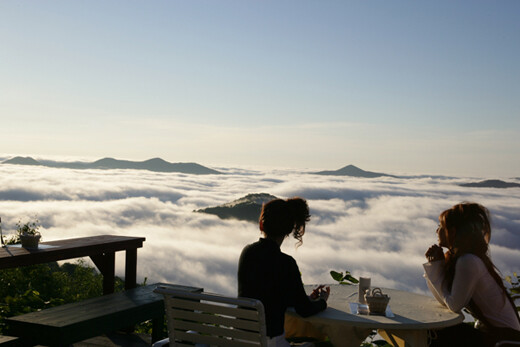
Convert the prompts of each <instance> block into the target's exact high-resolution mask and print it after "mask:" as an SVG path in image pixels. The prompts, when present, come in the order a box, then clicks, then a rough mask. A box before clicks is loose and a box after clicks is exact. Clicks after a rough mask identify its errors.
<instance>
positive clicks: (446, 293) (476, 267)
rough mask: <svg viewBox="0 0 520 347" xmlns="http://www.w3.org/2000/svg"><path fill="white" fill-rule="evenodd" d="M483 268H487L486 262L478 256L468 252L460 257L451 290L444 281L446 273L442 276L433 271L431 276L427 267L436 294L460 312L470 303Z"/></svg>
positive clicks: (451, 308) (447, 304)
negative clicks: (485, 266)
mask: <svg viewBox="0 0 520 347" xmlns="http://www.w3.org/2000/svg"><path fill="white" fill-rule="evenodd" d="M483 270H485V268H484V264H483V263H482V260H480V259H479V258H478V257H477V256H475V255H472V254H466V255H464V256H462V257H460V258H459V259H458V260H457V264H456V265H455V276H454V278H453V284H452V286H451V290H449V289H448V286H447V283H446V281H444V273H443V274H442V276H439V272H436V273H432V274H431V275H432V276H431V277H430V276H428V269H427V268H426V267H425V271H426V274H427V276H428V279H429V281H430V283H431V286H432V287H433V289H434V290H435V292H436V293H434V295H435V296H436V297H437V296H439V297H440V298H442V300H443V301H444V304H445V305H446V306H447V307H448V308H449V309H450V310H452V311H454V312H459V311H460V310H461V309H462V308H463V307H464V306H466V305H467V304H468V303H469V301H470V299H471V297H472V296H473V293H474V291H475V287H476V284H477V282H478V279H479V278H480V276H482V273H483ZM432 292H433V291H432ZM436 294H437V295H436ZM438 299H439V298H438Z"/></svg>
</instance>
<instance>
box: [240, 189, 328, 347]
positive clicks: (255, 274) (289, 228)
mask: <svg viewBox="0 0 520 347" xmlns="http://www.w3.org/2000/svg"><path fill="white" fill-rule="evenodd" d="M309 220H310V215H309V207H308V206H307V202H306V201H305V200H304V199H301V198H292V199H288V200H281V199H275V200H271V201H270V202H268V203H266V204H264V205H263V207H262V212H261V214H260V220H259V225H260V230H261V232H262V238H260V240H259V241H257V242H255V243H253V244H250V245H247V246H246V247H245V248H244V249H243V250H242V254H241V255H240V261H239V264H238V295H239V296H243V297H249V298H255V299H258V300H260V301H262V303H263V305H264V308H265V317H266V325H267V336H268V337H269V344H268V345H269V346H270V347H283V346H289V343H288V342H287V341H286V340H285V335H284V319H285V311H286V309H287V307H294V308H295V310H296V312H297V313H298V314H299V315H301V316H303V317H307V316H310V315H313V314H315V313H318V312H320V311H322V310H324V309H325V308H326V307H327V302H326V301H327V299H328V297H329V293H330V288H329V287H324V286H319V287H317V288H316V289H314V291H313V293H312V294H311V295H310V296H308V295H307V294H306V293H305V290H304V287H303V283H302V280H301V276H300V271H299V269H298V265H297V264H296V261H295V260H294V258H292V257H291V256H289V255H287V254H285V253H282V251H281V250H280V246H281V245H282V242H283V241H284V240H285V238H286V237H287V236H289V235H291V234H292V235H293V237H294V238H295V239H297V240H298V241H299V244H300V245H301V243H302V236H303V234H304V233H305V223H306V222H308V221H309Z"/></svg>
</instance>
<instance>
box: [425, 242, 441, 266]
mask: <svg viewBox="0 0 520 347" xmlns="http://www.w3.org/2000/svg"><path fill="white" fill-rule="evenodd" d="M424 255H425V256H426V259H428V261H429V262H430V263H431V262H432V261H437V260H444V251H443V250H442V247H440V246H439V245H432V246H431V247H430V248H428V250H427V251H426V253H425V254H424Z"/></svg>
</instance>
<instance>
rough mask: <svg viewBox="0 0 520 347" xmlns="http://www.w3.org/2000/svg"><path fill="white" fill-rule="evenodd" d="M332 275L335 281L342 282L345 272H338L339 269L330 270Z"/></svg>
mask: <svg viewBox="0 0 520 347" xmlns="http://www.w3.org/2000/svg"><path fill="white" fill-rule="evenodd" d="M330 275H331V276H332V278H333V279H334V281H338V282H341V281H342V280H343V273H342V272H337V271H333V270H331V271H330Z"/></svg>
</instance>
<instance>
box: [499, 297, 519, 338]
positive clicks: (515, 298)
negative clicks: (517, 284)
mask: <svg viewBox="0 0 520 347" xmlns="http://www.w3.org/2000/svg"><path fill="white" fill-rule="evenodd" d="M511 298H512V299H513V301H516V300H518V299H520V294H513V295H511ZM501 346H504V347H505V346H520V342H518V341H506V340H504V341H498V342H497V343H496V344H495V347H501Z"/></svg>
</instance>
